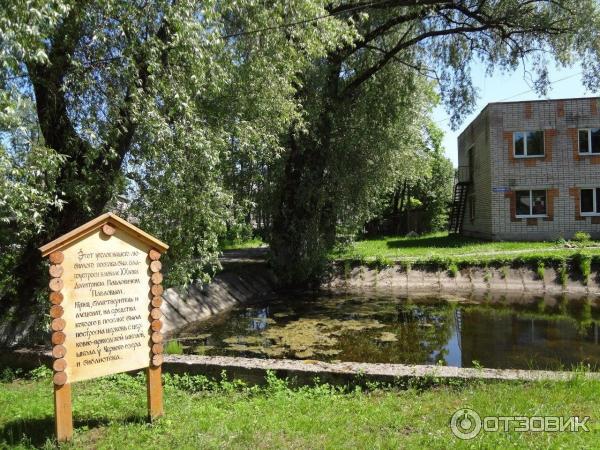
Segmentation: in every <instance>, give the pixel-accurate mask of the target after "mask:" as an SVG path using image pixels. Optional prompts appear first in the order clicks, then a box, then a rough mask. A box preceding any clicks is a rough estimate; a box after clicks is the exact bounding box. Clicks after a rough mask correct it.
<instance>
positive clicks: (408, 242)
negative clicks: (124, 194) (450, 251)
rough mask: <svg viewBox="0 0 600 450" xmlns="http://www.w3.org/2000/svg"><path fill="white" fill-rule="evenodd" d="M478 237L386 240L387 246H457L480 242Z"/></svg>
mask: <svg viewBox="0 0 600 450" xmlns="http://www.w3.org/2000/svg"><path fill="white" fill-rule="evenodd" d="M482 242H485V241H482V240H480V239H475V238H469V237H465V236H456V235H449V236H424V237H418V238H399V239H390V240H389V241H387V242H386V244H387V246H388V248H424V247H445V248H459V247H464V246H468V245H473V244H480V243H482Z"/></svg>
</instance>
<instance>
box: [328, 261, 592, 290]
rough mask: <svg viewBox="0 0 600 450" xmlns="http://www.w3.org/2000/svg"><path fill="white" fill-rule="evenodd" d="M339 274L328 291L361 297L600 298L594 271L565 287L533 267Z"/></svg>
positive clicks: (553, 274) (572, 277)
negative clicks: (420, 294) (565, 295)
mask: <svg viewBox="0 0 600 450" xmlns="http://www.w3.org/2000/svg"><path fill="white" fill-rule="evenodd" d="M596 269H597V268H596ZM335 273H336V275H335V276H334V277H332V278H331V279H330V280H329V281H327V282H326V283H325V284H324V287H326V288H329V289H335V290H343V291H347V292H357V293H358V292H360V291H361V290H363V289H367V288H368V289H369V290H373V289H377V290H378V291H382V292H383V291H386V290H387V291H390V292H393V293H397V294H399V295H402V294H406V295H409V294H410V293H412V292H418V291H431V292H440V293H459V292H465V293H466V292H473V291H475V292H490V293H493V294H501V293H507V294H515V293H525V294H526V293H531V294H532V295H539V294H543V293H545V294H552V295H555V294H561V293H568V294H573V295H588V294H592V295H594V294H598V295H600V272H599V271H598V270H595V271H592V273H591V275H590V276H589V279H588V280H587V283H585V282H584V280H583V279H582V277H581V275H580V274H578V273H574V272H570V273H569V275H568V280H567V282H566V283H565V284H564V285H563V283H562V281H561V277H560V274H559V273H558V271H557V270H556V269H553V268H546V269H545V270H544V276H543V278H540V277H539V275H538V273H537V271H536V270H534V269H532V268H529V267H520V268H509V267H501V268H491V267H490V268H483V267H470V268H465V269H462V270H460V271H458V272H457V273H456V274H454V275H453V274H451V273H450V271H448V270H434V269H431V270H428V269H424V268H416V269H408V270H406V269H405V268H403V267H401V266H393V267H388V268H385V269H381V270H379V269H374V268H369V267H365V266H358V267H354V268H351V269H350V270H346V271H345V270H344V269H343V268H338V270H336V272H335Z"/></svg>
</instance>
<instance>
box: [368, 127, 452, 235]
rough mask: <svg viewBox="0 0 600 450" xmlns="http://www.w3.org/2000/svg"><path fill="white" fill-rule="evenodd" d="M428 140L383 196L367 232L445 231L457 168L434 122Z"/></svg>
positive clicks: (428, 132)
mask: <svg viewBox="0 0 600 450" xmlns="http://www.w3.org/2000/svg"><path fill="white" fill-rule="evenodd" d="M426 137H427V139H425V142H424V145H426V147H425V148H424V150H423V151H421V152H418V153H416V155H415V158H414V160H413V162H412V164H411V165H410V168H408V170H403V171H402V172H401V173H400V174H399V175H398V177H397V182H396V185H395V186H394V188H393V189H392V191H390V192H386V193H385V194H384V195H383V198H382V204H381V207H380V208H379V210H377V211H376V216H375V217H374V218H373V220H371V221H370V222H369V223H367V225H366V226H365V228H366V231H367V233H375V234H401V233H408V232H410V231H417V232H429V231H441V230H444V229H446V227H447V224H448V223H447V222H448V212H449V210H448V206H449V205H450V201H451V199H452V188H453V185H454V167H453V166H452V162H451V161H450V160H449V159H448V158H446V157H445V156H444V150H443V148H442V147H441V139H442V132H441V130H439V129H438V128H437V126H436V125H435V124H434V123H429V124H428V126H427V133H426ZM415 204H417V205H415ZM415 207H416V209H417V214H418V215H417V216H415V217H414V219H416V221H418V226H417V228H415V227H414V223H415V222H414V220H410V215H411V211H412V210H414V209H415Z"/></svg>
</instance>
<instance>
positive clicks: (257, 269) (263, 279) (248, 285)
mask: <svg viewBox="0 0 600 450" xmlns="http://www.w3.org/2000/svg"><path fill="white" fill-rule="evenodd" d="M275 286H276V281H275V277H274V276H273V274H272V272H271V271H270V270H269V269H268V267H267V264H266V263H265V262H262V261H258V262H257V261H249V262H246V263H239V264H228V265H227V266H226V267H225V270H223V271H222V272H221V273H219V274H218V275H217V276H216V277H215V278H213V280H212V282H211V283H210V284H207V285H203V286H200V285H192V286H189V287H187V288H183V287H181V288H171V289H167V290H166V291H165V293H164V294H163V299H164V301H163V304H162V306H161V311H162V313H163V319H162V320H163V329H162V331H163V333H170V332H173V331H175V330H177V329H180V328H183V327H185V326H187V325H189V324H191V323H193V322H197V321H199V320H202V319H206V318H208V317H210V316H213V315H215V314H218V313H220V312H223V311H226V310H228V309H230V308H233V307H235V306H237V305H240V304H244V303H248V302H251V301H253V300H258V299H260V300H266V299H268V298H270V297H273V296H274V295H275Z"/></svg>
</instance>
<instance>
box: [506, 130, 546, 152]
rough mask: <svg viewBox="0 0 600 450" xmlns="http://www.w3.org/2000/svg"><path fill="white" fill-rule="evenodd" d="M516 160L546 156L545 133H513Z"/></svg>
mask: <svg viewBox="0 0 600 450" xmlns="http://www.w3.org/2000/svg"><path fill="white" fill-rule="evenodd" d="M513 144H514V149H515V157H516V158H535V157H540V156H544V132H543V131H516V132H514V133H513Z"/></svg>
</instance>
